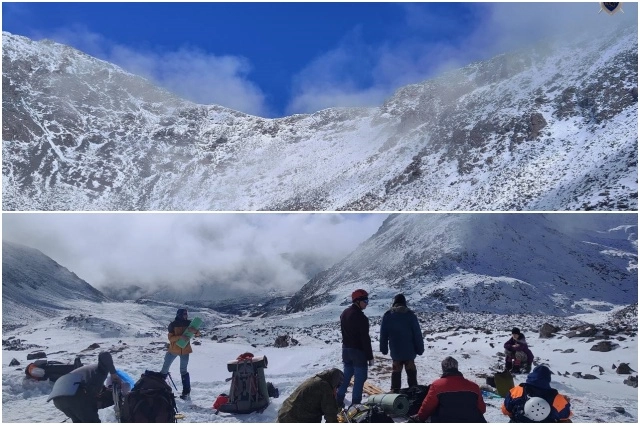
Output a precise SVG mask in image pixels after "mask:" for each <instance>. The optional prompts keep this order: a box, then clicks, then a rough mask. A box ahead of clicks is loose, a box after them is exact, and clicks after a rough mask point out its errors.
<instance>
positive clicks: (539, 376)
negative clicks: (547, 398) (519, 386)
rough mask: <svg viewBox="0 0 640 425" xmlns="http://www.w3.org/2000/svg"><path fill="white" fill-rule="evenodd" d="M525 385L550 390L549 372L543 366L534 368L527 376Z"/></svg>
mask: <svg viewBox="0 0 640 425" xmlns="http://www.w3.org/2000/svg"><path fill="white" fill-rule="evenodd" d="M527 384H529V385H533V386H534V387H538V388H542V389H549V388H551V385H550V384H551V370H549V368H548V367H546V366H544V365H538V366H536V367H535V368H534V369H533V371H532V372H531V373H530V374H529V376H527Z"/></svg>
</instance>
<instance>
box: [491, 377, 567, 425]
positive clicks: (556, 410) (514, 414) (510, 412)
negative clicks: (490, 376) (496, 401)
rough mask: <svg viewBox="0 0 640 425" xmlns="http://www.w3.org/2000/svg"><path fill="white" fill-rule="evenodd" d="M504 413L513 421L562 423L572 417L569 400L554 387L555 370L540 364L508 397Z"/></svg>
mask: <svg viewBox="0 0 640 425" xmlns="http://www.w3.org/2000/svg"><path fill="white" fill-rule="evenodd" d="M502 413H503V414H505V415H507V416H509V418H511V420H510V421H509V422H560V421H566V420H567V419H569V417H571V415H572V413H571V404H570V403H569V400H568V399H567V398H566V397H565V396H563V395H561V394H559V393H558V391H557V390H554V389H553V388H551V370H549V368H548V367H546V366H544V365H539V366H536V368H535V369H533V372H531V373H530V374H529V376H527V381H526V382H525V383H524V384H520V385H518V386H517V387H513V388H512V389H511V390H510V391H509V394H507V396H506V397H505V399H504V403H503V404H502Z"/></svg>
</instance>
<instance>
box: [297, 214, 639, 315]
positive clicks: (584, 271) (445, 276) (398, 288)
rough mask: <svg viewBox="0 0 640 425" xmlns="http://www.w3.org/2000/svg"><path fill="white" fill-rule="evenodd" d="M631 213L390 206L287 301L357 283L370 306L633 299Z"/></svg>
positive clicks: (324, 302)
mask: <svg viewBox="0 0 640 425" xmlns="http://www.w3.org/2000/svg"><path fill="white" fill-rule="evenodd" d="M637 220H638V218H637V215H635V214H591V215H585V214H580V215H575V214H566V215H564V214H513V213H496V214H394V215H391V216H389V217H388V218H387V219H386V220H385V222H384V223H383V225H382V226H381V227H380V229H379V230H378V231H377V232H376V234H375V235H373V236H372V237H371V238H369V239H368V240H367V241H365V242H363V243H362V244H361V245H360V246H359V247H358V248H357V249H356V250H355V251H354V252H352V253H351V254H350V255H348V256H347V257H346V258H345V259H344V260H342V261H340V262H339V263H337V264H336V265H334V266H333V267H331V268H330V269H328V270H325V271H324V272H322V273H319V274H318V275H317V276H316V277H314V278H313V279H312V280H310V281H309V282H308V283H307V284H306V285H305V286H304V287H303V288H302V289H300V291H298V292H297V293H296V294H295V295H294V296H293V297H292V299H291V301H290V302H289V305H288V307H287V309H288V311H299V310H303V309H304V310H308V309H314V308H317V307H324V306H327V307H329V306H334V308H337V306H338V304H340V305H344V304H345V303H348V302H350V298H349V295H350V294H351V291H353V290H355V289H356V288H359V287H361V288H364V289H366V290H367V291H369V292H370V300H371V304H370V307H371V308H378V307H379V306H380V305H381V304H382V305H386V302H387V300H389V299H391V298H392V297H393V295H394V293H397V292H404V293H405V294H410V295H411V296H412V297H413V298H414V299H415V300H416V301H419V304H416V308H418V309H419V310H421V311H444V310H445V309H446V308H455V309H460V310H462V311H468V312H485V311H490V312H493V313H506V314H514V313H518V312H521V311H527V312H531V313H533V312H539V313H541V314H553V315H559V316H564V315H573V314H576V313H582V312H587V311H590V310H591V309H593V308H597V309H602V310H606V309H609V308H612V307H613V306H616V305H620V304H624V303H627V302H637V296H638V269H637V264H638V260H637V258H638V254H637V252H638V245H637V224H638V222H637ZM593 300H598V301H599V304H598V305H597V306H596V305H595V304H594V303H593Z"/></svg>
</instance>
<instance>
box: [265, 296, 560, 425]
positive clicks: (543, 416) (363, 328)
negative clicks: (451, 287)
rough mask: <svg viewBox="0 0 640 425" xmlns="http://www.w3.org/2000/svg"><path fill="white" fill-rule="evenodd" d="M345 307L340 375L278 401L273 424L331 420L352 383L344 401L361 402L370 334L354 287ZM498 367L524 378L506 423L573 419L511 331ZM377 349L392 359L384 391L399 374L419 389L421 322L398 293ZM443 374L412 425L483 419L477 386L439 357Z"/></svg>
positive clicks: (322, 376)
mask: <svg viewBox="0 0 640 425" xmlns="http://www.w3.org/2000/svg"><path fill="white" fill-rule="evenodd" d="M351 300H352V303H351V305H350V306H349V307H347V308H346V309H345V310H344V311H343V312H342V314H341V315H340V330H341V333H342V363H343V370H342V371H340V370H339V369H336V368H333V369H330V370H326V371H323V372H321V373H319V374H317V375H315V376H314V377H312V378H309V379H307V380H306V381H304V382H303V383H302V384H301V385H300V386H299V387H298V388H297V389H296V390H295V391H293V393H292V394H291V395H290V396H289V397H288V398H287V399H286V400H285V401H284V402H283V403H282V407H281V408H280V411H279V412H278V419H277V421H278V422H321V421H322V418H323V417H324V420H325V422H338V416H339V414H340V412H341V411H342V409H343V408H344V407H345V405H344V404H345V403H344V400H345V395H346V392H347V389H348V387H349V385H350V382H351V379H352V378H353V388H352V394H351V404H352V405H357V404H361V403H362V393H363V390H364V383H365V381H366V380H367V374H368V368H369V367H370V366H373V363H374V357H373V350H372V346H371V337H370V335H369V320H368V318H367V316H366V315H365V314H364V310H365V309H366V308H367V306H368V304H369V294H368V293H367V291H365V290H363V289H357V290H355V291H353V293H352V294H351ZM504 349H505V362H506V363H505V370H507V371H509V372H511V373H520V372H525V373H528V376H527V378H526V382H525V383H523V384H520V385H519V386H516V387H514V388H512V389H511V390H510V391H509V393H508V394H507V395H506V397H505V399H504V403H503V405H502V408H501V409H502V413H503V414H504V415H506V416H508V417H509V419H510V420H509V422H560V421H566V420H568V419H569V417H570V416H571V415H572V413H571V407H570V404H569V401H568V400H567V398H566V397H564V396H563V395H561V394H559V393H558V391H557V390H555V389H553V388H551V371H550V370H549V368H548V367H547V366H544V365H538V366H536V367H535V369H533V370H531V368H532V365H533V353H532V352H531V350H530V349H529V347H528V344H527V342H526V339H525V337H524V335H523V334H522V332H520V330H519V329H518V328H513V329H512V330H511V337H510V338H509V340H508V341H507V342H505V344H504ZM380 352H381V353H382V354H384V355H386V354H388V353H389V352H390V354H391V360H392V364H391V388H390V392H391V393H398V392H400V389H401V388H400V387H401V384H402V371H403V369H404V371H405V373H406V375H407V383H408V385H409V387H414V386H416V385H418V379H417V368H416V364H415V358H416V357H417V356H419V355H422V354H423V353H424V342H423V335H422V330H421V329H420V323H419V322H418V318H417V316H416V315H415V313H414V312H413V311H412V310H411V309H409V308H408V307H407V300H406V297H405V296H404V295H403V294H398V295H396V296H395V297H394V298H393V302H392V305H391V308H390V309H389V310H388V311H386V312H385V313H384V315H383V316H382V321H381V324H380ZM441 367H442V376H441V377H440V378H439V379H436V380H435V381H434V382H433V383H431V385H429V389H428V392H427V395H426V397H425V398H424V400H423V401H422V404H421V405H420V409H419V410H418V413H417V414H415V415H412V416H410V417H409V418H408V419H409V421H411V422H425V421H427V420H429V421H430V422H465V423H467V422H486V420H485V418H484V414H485V412H486V405H485V402H484V399H483V397H482V391H481V390H480V387H479V386H478V384H476V383H475V382H473V381H470V380H468V379H466V378H465V377H464V376H463V374H462V373H461V372H460V370H459V365H458V361H457V360H456V359H454V358H453V357H451V356H448V357H446V358H445V359H444V360H442V363H441Z"/></svg>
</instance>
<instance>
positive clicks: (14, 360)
mask: <svg viewBox="0 0 640 425" xmlns="http://www.w3.org/2000/svg"><path fill="white" fill-rule="evenodd" d="M9 366H20V362H19V361H18V360H17V359H11V361H10V362H9Z"/></svg>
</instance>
